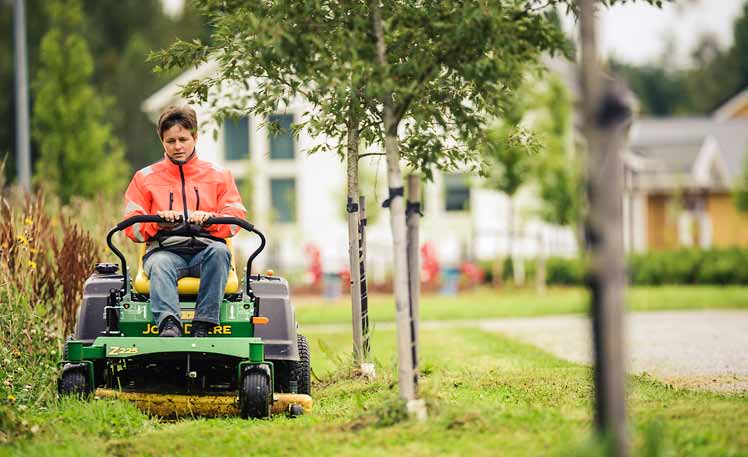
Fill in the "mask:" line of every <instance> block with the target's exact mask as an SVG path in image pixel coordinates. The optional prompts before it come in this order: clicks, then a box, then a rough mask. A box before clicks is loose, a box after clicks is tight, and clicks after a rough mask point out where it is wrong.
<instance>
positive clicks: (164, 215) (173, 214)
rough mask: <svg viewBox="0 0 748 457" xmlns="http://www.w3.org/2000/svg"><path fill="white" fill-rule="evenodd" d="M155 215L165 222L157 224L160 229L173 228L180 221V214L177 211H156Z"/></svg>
mask: <svg viewBox="0 0 748 457" xmlns="http://www.w3.org/2000/svg"><path fill="white" fill-rule="evenodd" d="M156 214H158V215H159V216H161V219H164V220H166V222H159V224H158V226H159V227H161V228H167V229H168V228H173V227H174V226H175V225H177V223H178V222H179V221H180V220H181V219H182V213H181V212H179V211H172V210H167V211H158V212H157V213H156Z"/></svg>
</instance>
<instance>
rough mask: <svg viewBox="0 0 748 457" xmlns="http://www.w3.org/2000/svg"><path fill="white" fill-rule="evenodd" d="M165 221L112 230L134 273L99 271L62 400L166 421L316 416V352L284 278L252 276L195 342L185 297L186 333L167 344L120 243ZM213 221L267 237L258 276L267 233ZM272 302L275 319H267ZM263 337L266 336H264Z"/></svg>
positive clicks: (68, 352)
mask: <svg viewBox="0 0 748 457" xmlns="http://www.w3.org/2000/svg"><path fill="white" fill-rule="evenodd" d="M157 217H158V216H135V217H133V218H130V219H128V220H127V221H123V222H122V223H120V224H118V226H117V227H115V228H114V229H112V231H111V232H110V234H109V236H108V238H107V242H108V244H109V246H110V248H111V249H112V250H113V251H114V252H115V254H117V255H118V256H119V257H120V260H121V263H122V269H123V272H124V273H125V274H124V275H120V274H117V270H118V266H117V265H116V264H99V265H97V268H96V272H95V273H94V274H93V275H92V276H91V277H90V278H89V279H88V280H87V282H86V285H85V288H84V300H83V303H82V304H81V307H80V309H79V311H78V319H77V323H76V329H75V335H74V336H73V337H71V338H70V339H69V340H68V341H67V342H66V345H65V350H64V359H63V360H62V361H61V362H60V363H59V365H60V367H61V370H60V377H59V379H58V391H59V393H60V395H71V394H72V395H89V394H96V395H97V396H102V397H121V398H128V399H130V400H133V401H135V402H136V403H137V404H138V405H139V406H141V407H143V408H144V409H146V410H148V411H149V412H151V413H154V414H157V415H161V416H174V415H176V416H179V415H186V414H189V415H208V416H210V415H223V414H232V413H238V414H240V415H241V416H243V417H251V418H263V417H267V416H269V415H270V413H271V411H276V412H280V411H279V410H286V411H290V412H292V413H294V414H300V413H301V412H303V411H305V410H306V411H308V410H310V409H311V397H309V395H310V393H311V392H310V385H309V371H310V367H309V363H310V361H309V353H308V346H307V344H306V340H305V339H304V337H303V336H302V335H297V334H296V321H295V316H294V310H293V307H292V306H291V304H290V300H289V299H288V283H287V282H286V281H285V280H284V279H282V278H275V277H268V276H259V275H258V276H249V275H247V277H245V278H244V281H243V282H244V287H243V290H242V291H240V292H238V293H231V294H226V295H225V296H224V299H223V301H222V303H221V305H220V324H219V325H216V326H214V327H213V328H212V329H211V330H210V331H209V335H208V337H205V338H193V337H191V335H190V327H191V322H192V318H193V316H194V315H195V297H194V296H180V307H181V313H182V316H181V318H182V322H183V328H184V335H183V336H182V337H175V338H162V337H159V336H158V329H157V327H156V323H155V322H154V319H153V315H152V313H151V306H150V300H149V297H148V295H146V294H140V293H136V292H134V291H132V290H131V289H130V280H129V279H130V278H129V275H128V272H127V266H126V265H127V264H126V261H125V259H124V256H122V254H121V253H120V252H119V251H118V250H117V249H116V247H114V246H113V244H112V243H111V236H112V234H113V233H114V232H116V231H119V230H124V228H126V227H127V226H129V225H132V224H133V223H136V222H138V221H141V222H143V221H147V222H150V221H151V219H154V218H157ZM146 218H148V219H146ZM143 219H146V220H143ZM212 222H213V223H221V222H224V223H233V224H236V225H240V226H242V227H243V228H245V229H249V230H250V231H253V232H255V233H258V234H259V235H260V237H261V241H262V243H261V245H260V248H258V250H256V251H255V253H254V254H253V255H252V256H251V257H250V259H249V260H248V262H247V271H251V261H252V259H254V257H256V255H257V254H259V252H260V251H261V250H262V248H263V247H264V244H265V243H264V237H263V236H262V234H260V233H259V232H257V231H256V230H254V227H252V226H251V225H250V224H248V223H247V222H246V221H243V220H240V219H236V218H214V219H213V220H212ZM128 224H129V225H128ZM125 278H127V279H128V280H127V281H125ZM254 289H257V290H258V291H259V293H255V291H254ZM263 295H264V296H266V297H267V299H268V300H267V305H268V311H269V312H268V313H267V314H268V315H269V316H268V315H265V313H262V315H261V308H264V302H265V300H264V299H263ZM279 298H280V300H279ZM278 305H280V306H278ZM270 307H273V308H274V309H270ZM271 322H272V324H273V325H272V326H271V325H269V324H270V323H271ZM259 329H264V330H265V334H264V335H265V338H263V337H262V336H261V335H260V334H261V333H262V332H261V331H259ZM266 341H268V342H269V343H270V344H269V345H267V344H266ZM266 349H269V352H270V354H266ZM268 355H270V356H271V357H272V359H270V358H268Z"/></svg>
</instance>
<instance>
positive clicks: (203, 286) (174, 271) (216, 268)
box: [143, 243, 231, 328]
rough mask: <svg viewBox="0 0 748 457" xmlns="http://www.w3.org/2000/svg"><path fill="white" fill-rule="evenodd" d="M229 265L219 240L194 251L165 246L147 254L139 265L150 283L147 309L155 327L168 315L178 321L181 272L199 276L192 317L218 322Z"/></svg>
mask: <svg viewBox="0 0 748 457" xmlns="http://www.w3.org/2000/svg"><path fill="white" fill-rule="evenodd" d="M230 267H231V254H230V253H229V249H228V248H227V247H226V245H225V244H223V243H211V244H210V245H209V246H208V247H206V248H205V249H203V250H202V251H200V252H199V253H197V254H195V255H180V254H176V253H174V252H169V251H166V250H161V251H156V252H154V253H152V254H150V255H149V256H148V258H146V260H145V263H144V265H143V268H144V269H145V273H146V275H148V278H149V280H150V283H151V286H150V290H151V292H150V295H151V312H152V313H153V318H154V319H155V321H156V325H157V326H158V328H161V323H162V322H163V320H164V319H165V318H166V317H168V316H173V317H175V318H176V319H177V320H178V321H179V322H180V323H181V322H182V320H181V310H180V308H179V294H178V293H177V280H179V278H183V277H185V276H189V277H199V278H200V288H199V289H198V292H197V302H196V303H195V317H194V320H196V321H202V322H209V323H211V324H219V323H220V322H219V320H220V313H221V310H220V305H221V301H223V291H224V289H225V288H226V280H227V279H228V275H229V268H230Z"/></svg>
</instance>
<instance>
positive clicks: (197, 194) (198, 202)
mask: <svg viewBox="0 0 748 457" xmlns="http://www.w3.org/2000/svg"><path fill="white" fill-rule="evenodd" d="M194 189H195V197H196V198H197V205H195V211H197V210H199V209H200V192H198V191H197V186H195V187H194Z"/></svg>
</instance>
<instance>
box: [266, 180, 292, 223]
mask: <svg viewBox="0 0 748 457" xmlns="http://www.w3.org/2000/svg"><path fill="white" fill-rule="evenodd" d="M270 196H271V203H272V205H273V220H274V221H275V222H284V223H287V222H296V180H295V179H294V178H274V179H271V180H270Z"/></svg>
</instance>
